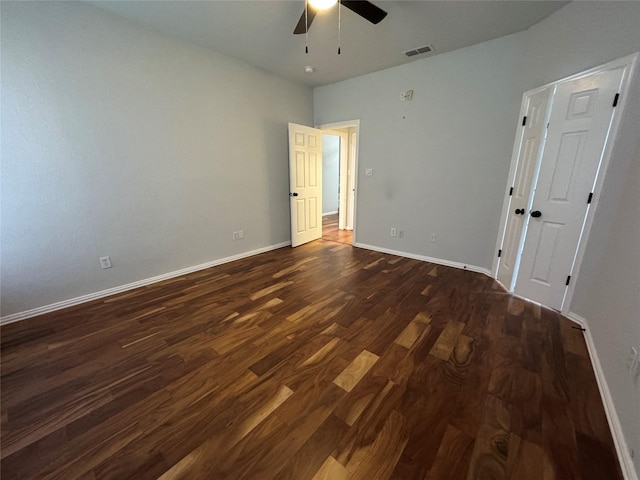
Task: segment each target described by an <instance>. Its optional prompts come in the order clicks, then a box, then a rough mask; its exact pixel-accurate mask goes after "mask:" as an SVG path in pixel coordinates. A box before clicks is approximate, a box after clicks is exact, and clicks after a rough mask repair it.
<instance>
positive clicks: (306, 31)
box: [304, 0, 309, 53]
mask: <svg viewBox="0 0 640 480" xmlns="http://www.w3.org/2000/svg"><path fill="white" fill-rule="evenodd" d="M308 11H309V0H305V2H304V53H309V16H308V14H307V12H308Z"/></svg>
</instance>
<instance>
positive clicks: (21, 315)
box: [0, 242, 291, 325]
mask: <svg viewBox="0 0 640 480" xmlns="http://www.w3.org/2000/svg"><path fill="white" fill-rule="evenodd" d="M288 245H291V242H282V243H278V244H276V245H269V246H267V247H262V248H258V249H257V250H251V251H250V252H244V253H239V254H238V255H232V256H230V257H225V258H220V259H218V260H212V261H211V262H207V263H201V264H200V265H194V266H192V267H187V268H183V269H181V270H176V271H174V272H169V273H164V274H162V275H157V276H155V277H151V278H145V279H144V280H138V281H136V282H132V283H127V284H126V285H120V286H118V287H113V288H108V289H107V290H102V291H100V292H94V293H89V294H87V295H81V296H80V297H75V298H71V299H69V300H63V301H61V302H56V303H52V304H50V305H44V306H42V307H36V308H32V309H30V310H25V311H24V312H18V313H13V314H11V315H6V316H4V317H2V318H0V325H6V324H8V323H13V322H18V321H20V320H25V319H27V318H31V317H35V316H37V315H42V314H44V313H49V312H55V311H56V310H61V309H63V308H67V307H72V306H74V305H79V304H81V303H86V302H90V301H91V300H97V299H99V298H104V297H108V296H110V295H115V294H116V293H122V292H126V291H127V290H133V289H134V288H138V287H144V286H145V285H151V284H152V283H157V282H161V281H163V280H168V279H170V278H175V277H179V276H181V275H186V274H188V273H192V272H197V271H198V270H204V269H205V268H211V267H215V266H217V265H222V264H224V263H229V262H233V261H235V260H240V259H243V258H247V257H252V256H254V255H258V254H260V253H265V252H269V251H271V250H277V249H278V248H282V247H286V246H288Z"/></svg>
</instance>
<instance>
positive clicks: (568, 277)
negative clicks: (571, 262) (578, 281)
mask: <svg viewBox="0 0 640 480" xmlns="http://www.w3.org/2000/svg"><path fill="white" fill-rule="evenodd" d="M569 282H571V275H567V282H566V283H565V285H569Z"/></svg>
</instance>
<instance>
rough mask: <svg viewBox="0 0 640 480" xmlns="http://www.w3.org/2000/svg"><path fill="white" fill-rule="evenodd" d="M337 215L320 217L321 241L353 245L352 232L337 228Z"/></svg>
mask: <svg viewBox="0 0 640 480" xmlns="http://www.w3.org/2000/svg"><path fill="white" fill-rule="evenodd" d="M338 225H339V222H338V214H337V213H335V214H333V215H325V216H323V217H322V239H323V240H328V241H331V242H338V243H346V244H348V245H351V244H353V231H351V230H340V229H339V228H338Z"/></svg>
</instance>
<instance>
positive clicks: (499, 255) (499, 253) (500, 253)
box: [498, 249, 502, 258]
mask: <svg viewBox="0 0 640 480" xmlns="http://www.w3.org/2000/svg"><path fill="white" fill-rule="evenodd" d="M501 256H502V249H500V250H498V258H500V257H501Z"/></svg>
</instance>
